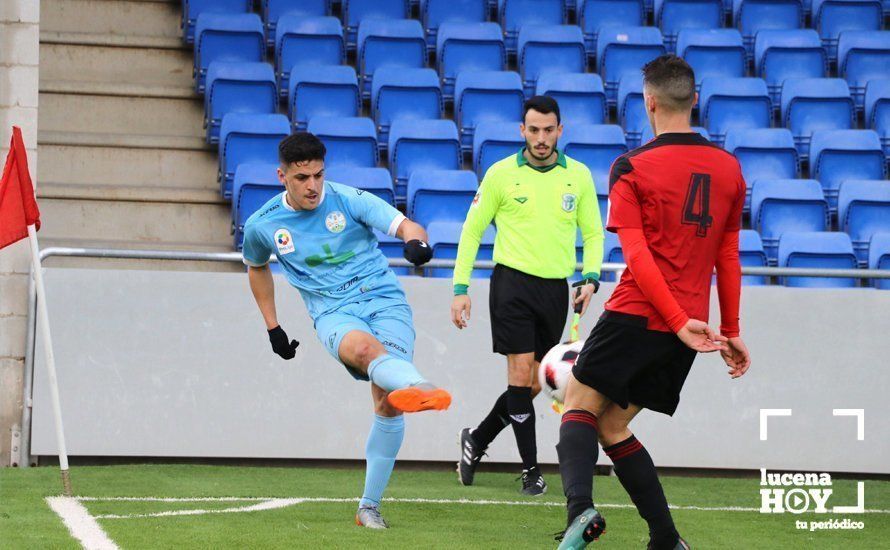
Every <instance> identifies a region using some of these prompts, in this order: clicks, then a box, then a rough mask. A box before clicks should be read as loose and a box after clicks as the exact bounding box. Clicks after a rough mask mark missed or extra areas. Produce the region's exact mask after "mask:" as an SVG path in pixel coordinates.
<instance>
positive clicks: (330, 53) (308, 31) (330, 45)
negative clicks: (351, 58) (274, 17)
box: [275, 15, 346, 96]
mask: <svg viewBox="0 0 890 550" xmlns="http://www.w3.org/2000/svg"><path fill="white" fill-rule="evenodd" d="M344 61H346V43H345V41H344V40H343V28H342V27H341V26H340V21H339V20H338V19H337V18H335V17H301V16H299V15H285V16H282V17H281V19H279V20H278V25H277V27H276V29H275V67H276V70H277V73H278V89H279V91H280V93H281V95H282V96H284V95H285V94H286V93H287V91H288V90H289V89H290V82H289V79H290V73H291V71H292V70H293V68H294V67H296V66H300V65H340V64H341V63H343V62H344Z"/></svg>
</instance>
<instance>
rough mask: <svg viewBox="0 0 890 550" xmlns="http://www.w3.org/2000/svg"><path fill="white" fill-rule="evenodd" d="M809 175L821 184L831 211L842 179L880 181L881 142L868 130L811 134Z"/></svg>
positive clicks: (882, 169)
mask: <svg viewBox="0 0 890 550" xmlns="http://www.w3.org/2000/svg"><path fill="white" fill-rule="evenodd" d="M810 175H811V177H813V178H816V179H818V180H819V181H820V182H822V187H823V189H824V190H825V196H826V197H827V198H828V204H829V205H831V209H832V211H834V210H835V209H836V208H837V198H838V189H840V187H841V184H842V183H843V182H844V181H845V180H880V179H884V175H885V168H884V152H883V151H882V150H881V140H880V139H879V138H878V135H877V134H876V133H875V132H873V131H871V130H823V131H819V132H814V133H813V141H812V143H811V144H810Z"/></svg>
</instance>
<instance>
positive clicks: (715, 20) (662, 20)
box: [654, 0, 723, 51]
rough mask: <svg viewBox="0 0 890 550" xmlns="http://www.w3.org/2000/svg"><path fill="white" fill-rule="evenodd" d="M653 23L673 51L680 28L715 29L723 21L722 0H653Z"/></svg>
mask: <svg viewBox="0 0 890 550" xmlns="http://www.w3.org/2000/svg"><path fill="white" fill-rule="evenodd" d="M654 8H655V24H656V25H658V27H659V28H661V32H662V33H663V34H664V43H665V45H667V47H668V50H669V51H674V49H675V46H676V44H677V33H679V32H680V30H681V29H716V28H719V27H721V26H723V25H722V23H723V0H655V4H654Z"/></svg>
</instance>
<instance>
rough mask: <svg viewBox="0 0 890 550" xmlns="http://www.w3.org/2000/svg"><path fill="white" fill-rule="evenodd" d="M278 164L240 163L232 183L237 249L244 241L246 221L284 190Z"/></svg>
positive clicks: (239, 248) (233, 220) (233, 225)
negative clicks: (279, 178)
mask: <svg viewBox="0 0 890 550" xmlns="http://www.w3.org/2000/svg"><path fill="white" fill-rule="evenodd" d="M277 170H278V165H277V164H264V163H245V164H239V165H238V167H237V168H236V169H235V177H234V180H233V184H232V227H233V228H234V243H235V250H241V244H242V242H243V241H244V223H245V222H246V221H247V218H249V217H250V216H251V214H253V213H254V212H256V211H257V210H258V209H259V208H260V207H261V206H263V205H264V204H265V203H266V202H267V201H268V200H269V199H271V198H272V197H274V196H275V195H277V194H280V193H281V192H282V191H284V186H283V185H282V184H281V182H280V181H278V172H277Z"/></svg>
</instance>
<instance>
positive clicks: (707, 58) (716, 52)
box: [677, 29, 748, 86]
mask: <svg viewBox="0 0 890 550" xmlns="http://www.w3.org/2000/svg"><path fill="white" fill-rule="evenodd" d="M677 55H679V56H680V57H682V58H683V59H685V60H686V62H687V63H689V65H691V66H692V69H693V70H694V71H695V82H696V84H697V85H699V86H701V81H702V79H704V78H708V77H724V78H741V77H743V76H745V74H746V73H747V69H748V57H747V54H746V52H745V47H744V46H743V45H742V35H741V34H739V31H737V30H735V29H683V30H681V31H680V33H679V34H678V35H677Z"/></svg>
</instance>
